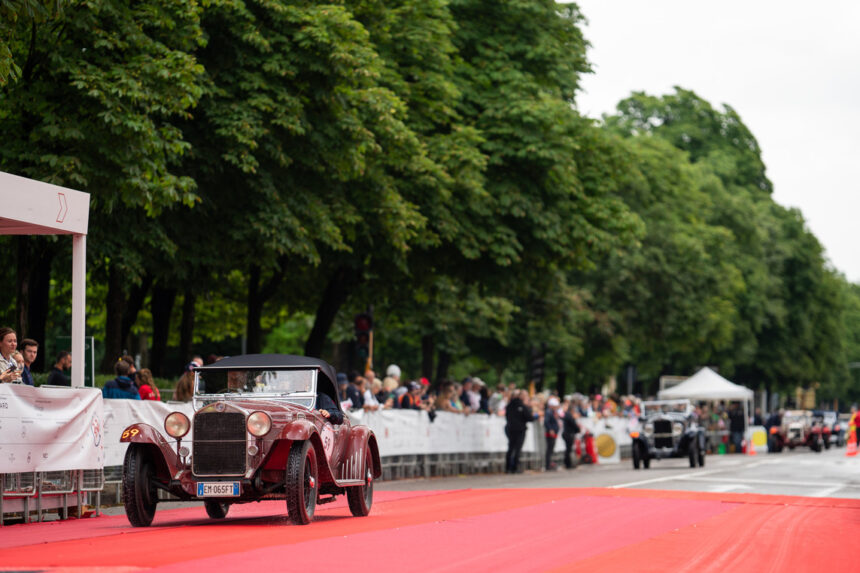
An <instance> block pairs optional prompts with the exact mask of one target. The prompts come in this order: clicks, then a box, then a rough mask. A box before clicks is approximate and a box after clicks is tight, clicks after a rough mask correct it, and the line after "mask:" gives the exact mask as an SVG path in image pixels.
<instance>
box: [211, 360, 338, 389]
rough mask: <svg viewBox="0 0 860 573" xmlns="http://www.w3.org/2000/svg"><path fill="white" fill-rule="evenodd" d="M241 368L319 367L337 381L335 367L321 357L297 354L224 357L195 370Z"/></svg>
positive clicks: (330, 378)
mask: <svg viewBox="0 0 860 573" xmlns="http://www.w3.org/2000/svg"><path fill="white" fill-rule="evenodd" d="M228 368H229V369H239V368H290V369H293V368H295V369H300V368H319V370H320V372H322V373H323V374H324V375H325V377H326V378H328V379H329V381H330V382H331V383H332V384H333V385H334V384H335V383H336V381H337V373H336V372H335V369H334V367H333V366H332V365H331V364H329V363H328V362H326V361H325V360H320V359H319V358H311V357H310V356H295V355H293V354H242V355H240V356H230V357H228V358H222V359H221V360H219V361H218V362H213V363H212V364H209V365H207V366H200V367H198V368H195V370H224V369H228Z"/></svg>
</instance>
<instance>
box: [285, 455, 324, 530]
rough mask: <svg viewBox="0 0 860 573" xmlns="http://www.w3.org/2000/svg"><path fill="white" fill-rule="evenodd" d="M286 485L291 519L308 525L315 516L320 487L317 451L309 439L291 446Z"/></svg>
mask: <svg viewBox="0 0 860 573" xmlns="http://www.w3.org/2000/svg"><path fill="white" fill-rule="evenodd" d="M286 487H287V512H288V513H289V516H290V521H292V522H293V523H295V524H297V525H307V524H308V523H310V522H311V520H312V519H313V518H314V510H315V509H316V506H317V491H318V488H319V483H318V475H317V453H316V450H315V449H314V447H313V445H312V444H311V443H310V441H309V440H303V441H300V442H293V445H292V447H291V448H290V456H289V459H288V460H287V483H286Z"/></svg>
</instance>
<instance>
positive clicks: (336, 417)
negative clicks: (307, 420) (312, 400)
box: [317, 392, 343, 425]
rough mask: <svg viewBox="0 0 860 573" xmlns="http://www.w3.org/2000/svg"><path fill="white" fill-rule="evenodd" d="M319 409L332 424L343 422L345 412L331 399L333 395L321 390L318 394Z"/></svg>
mask: <svg viewBox="0 0 860 573" xmlns="http://www.w3.org/2000/svg"><path fill="white" fill-rule="evenodd" d="M317 410H319V413H320V414H321V415H322V417H323V418H325V419H326V420H328V421H329V422H331V423H332V424H335V425H339V424H343V413H342V412H341V411H340V410H338V408H337V404H335V403H334V400H332V399H331V396H329V395H328V394H326V393H325V392H320V393H319V394H318V395H317Z"/></svg>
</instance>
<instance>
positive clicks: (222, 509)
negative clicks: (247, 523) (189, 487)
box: [203, 499, 230, 519]
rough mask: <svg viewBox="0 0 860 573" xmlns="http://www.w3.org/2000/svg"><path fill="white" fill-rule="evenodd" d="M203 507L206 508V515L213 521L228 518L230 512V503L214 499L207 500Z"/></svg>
mask: <svg viewBox="0 0 860 573" xmlns="http://www.w3.org/2000/svg"><path fill="white" fill-rule="evenodd" d="M203 505H204V506H205V507H206V515H208V516H209V517H211V518H212V519H224V518H225V517H227V512H228V511H230V504H229V503H223V502H220V501H216V500H214V499H207V500H205V501H204V502H203Z"/></svg>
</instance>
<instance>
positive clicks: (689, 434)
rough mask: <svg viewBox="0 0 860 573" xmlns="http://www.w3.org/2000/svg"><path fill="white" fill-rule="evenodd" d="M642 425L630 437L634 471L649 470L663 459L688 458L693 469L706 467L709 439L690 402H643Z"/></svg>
mask: <svg viewBox="0 0 860 573" xmlns="http://www.w3.org/2000/svg"><path fill="white" fill-rule="evenodd" d="M639 424H640V426H639V428H640V429H639V430H637V431H633V432H631V433H630V437H631V439H632V440H633V445H632V448H633V449H632V452H631V453H632V457H633V468H634V469H637V470H638V469H639V466H640V465H642V466H643V467H644V468H645V469H648V468H649V467H650V465H651V460H652V459H657V460H659V459H663V458H688V459H689V460H690V467H691V468H694V467H696V466H697V465H698V466H704V465H705V454H706V451H707V447H708V443H707V435H706V434H705V430H704V428H702V427H700V426H699V425H698V423H697V421H696V417H695V415H694V413H693V405H692V404H691V403H690V401H689V400H655V401H645V402H642V414H641V416H640V417H639Z"/></svg>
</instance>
